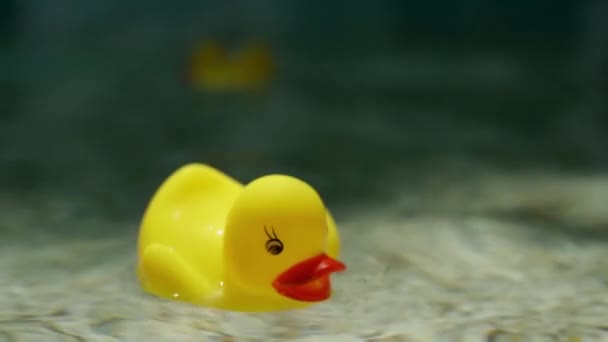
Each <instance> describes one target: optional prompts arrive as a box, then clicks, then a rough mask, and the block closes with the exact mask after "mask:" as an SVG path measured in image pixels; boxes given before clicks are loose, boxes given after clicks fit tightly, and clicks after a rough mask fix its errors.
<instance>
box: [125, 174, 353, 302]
mask: <svg viewBox="0 0 608 342" xmlns="http://www.w3.org/2000/svg"><path fill="white" fill-rule="evenodd" d="M137 252H138V253H137V254H138V262H137V273H138V278H139V280H140V283H141V285H142V287H143V289H144V290H145V291H147V292H149V293H151V294H154V295H157V296H159V297H163V298H170V299H175V300H181V301H185V302H189V303H192V304H196V305H201V306H208V307H215V308H221V309H225V310H230V311H244V312H262V311H276V310H286V309H294V308H303V307H306V306H308V305H311V304H313V303H315V302H321V301H324V300H326V299H328V298H329V297H330V296H331V292H332V291H331V284H330V274H331V273H333V272H340V271H344V270H345V269H346V266H345V265H344V264H343V263H342V262H340V261H338V260H336V258H337V257H338V254H339V252H340V241H339V235H338V230H337V228H336V225H335V223H334V220H333V218H332V216H331V214H330V213H329V211H328V210H327V209H326V207H325V205H324V204H323V202H322V200H321V198H320V197H319V195H318V194H317V192H316V191H315V190H314V189H313V188H312V187H311V186H310V185H308V184H306V183H305V182H303V181H302V180H299V179H297V178H294V177H291V176H286V175H278V174H275V175H268V176H263V177H260V178H258V179H256V180H254V181H252V182H251V183H249V184H247V185H243V184H241V183H239V182H238V181H236V180H234V179H233V178H231V177H229V176H227V175H226V174H224V173H222V172H221V171H219V170H217V169H215V168H213V167H211V166H208V165H205V164H198V163H192V164H187V165H185V166H182V167H181V168H179V169H178V170H177V171H175V172H174V173H173V174H172V175H171V176H169V178H167V180H166V181H165V182H164V183H163V184H162V185H161V186H160V188H159V189H158V190H157V192H156V194H155V195H154V196H153V198H152V200H151V201H150V203H149V204H148V207H147V209H146V211H145V214H144V216H143V219H142V223H141V227H140V231H139V239H138V251H137Z"/></svg>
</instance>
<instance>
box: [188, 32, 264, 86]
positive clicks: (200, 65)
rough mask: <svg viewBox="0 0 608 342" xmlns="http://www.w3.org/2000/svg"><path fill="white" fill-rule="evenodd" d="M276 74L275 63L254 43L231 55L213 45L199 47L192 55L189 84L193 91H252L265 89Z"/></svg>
mask: <svg viewBox="0 0 608 342" xmlns="http://www.w3.org/2000/svg"><path fill="white" fill-rule="evenodd" d="M274 72H275V62H274V59H273V58H272V55H271V53H270V51H269V49H268V48H267V46H266V45H265V44H262V43H259V42H256V43H252V44H250V45H249V46H248V47H246V48H245V49H243V50H242V51H240V53H238V54H234V55H232V56H231V55H230V54H229V53H228V52H227V51H226V50H225V49H224V48H222V47H221V46H220V45H219V44H218V43H216V42H214V41H207V42H205V43H204V44H199V45H198V46H196V48H195V49H194V52H193V53H192V56H191V60H190V64H189V70H188V80H189V83H190V84H191V85H192V86H193V87H195V88H196V89H199V90H203V91H208V92H213V91H253V90H262V89H265V88H266V87H267V86H268V84H269V83H270V81H271V79H272V77H273V76H274Z"/></svg>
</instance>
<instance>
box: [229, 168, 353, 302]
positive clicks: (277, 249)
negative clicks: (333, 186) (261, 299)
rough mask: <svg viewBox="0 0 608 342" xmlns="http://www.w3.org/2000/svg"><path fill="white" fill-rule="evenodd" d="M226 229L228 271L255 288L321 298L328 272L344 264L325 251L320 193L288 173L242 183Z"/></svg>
mask: <svg viewBox="0 0 608 342" xmlns="http://www.w3.org/2000/svg"><path fill="white" fill-rule="evenodd" d="M224 234H225V236H224V238H225V245H224V251H225V253H226V259H227V260H226V262H227V265H226V266H227V270H228V272H230V277H231V278H232V279H233V281H236V282H238V283H239V285H240V286H241V287H244V288H247V289H250V290H252V291H254V292H256V293H264V294H267V295H270V296H276V295H278V296H282V297H283V298H289V299H292V300H296V301H300V302H318V301H323V300H325V299H327V298H329V297H330V295H331V284H330V278H329V277H330V274H331V273H333V272H339V271H343V270H345V268H346V267H345V265H344V264H343V263H341V262H340V261H338V260H335V259H333V258H331V257H330V256H328V255H327V253H326V251H327V239H328V227H327V219H326V208H325V206H324V204H323V202H322V200H321V198H320V197H319V195H318V194H317V192H316V191H315V190H314V189H313V188H312V187H310V186H309V185H308V184H306V183H305V182H303V181H301V180H299V179H297V178H293V177H290V176H284V175H270V176H264V177H261V178H258V179H256V180H254V181H253V182H251V183H249V184H248V185H247V186H245V188H244V189H243V191H242V193H241V194H240V196H239V198H238V199H237V200H236V201H235V203H234V205H233V207H232V209H231V211H230V213H229V215H228V220H227V223H226V229H225V233H224Z"/></svg>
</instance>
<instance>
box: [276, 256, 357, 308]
mask: <svg viewBox="0 0 608 342" xmlns="http://www.w3.org/2000/svg"><path fill="white" fill-rule="evenodd" d="M344 270H346V265H344V264H343V263H341V262H340V261H338V260H336V259H332V258H330V257H329V256H327V255H326V254H320V255H317V256H315V257H312V258H310V259H306V260H304V261H302V262H299V263H297V264H295V265H294V266H292V267H290V268H289V269H288V270H287V271H285V272H283V273H281V274H280V275H279V276H278V277H277V278H276V279H275V280H274V282H273V283H272V286H273V287H274V288H275V290H277V291H278V292H279V293H280V294H282V295H283V296H285V297H289V298H291V299H295V300H299V301H303V302H320V301H323V300H326V299H327V298H329V296H330V295H331V283H330V280H329V275H330V274H331V273H334V272H342V271H344Z"/></svg>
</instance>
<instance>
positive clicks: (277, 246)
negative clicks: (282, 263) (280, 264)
mask: <svg viewBox="0 0 608 342" xmlns="http://www.w3.org/2000/svg"><path fill="white" fill-rule="evenodd" d="M266 250H267V251H268V253H270V254H272V255H278V254H281V252H282V251H283V243H282V242H281V240H279V239H270V240H268V241H266Z"/></svg>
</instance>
